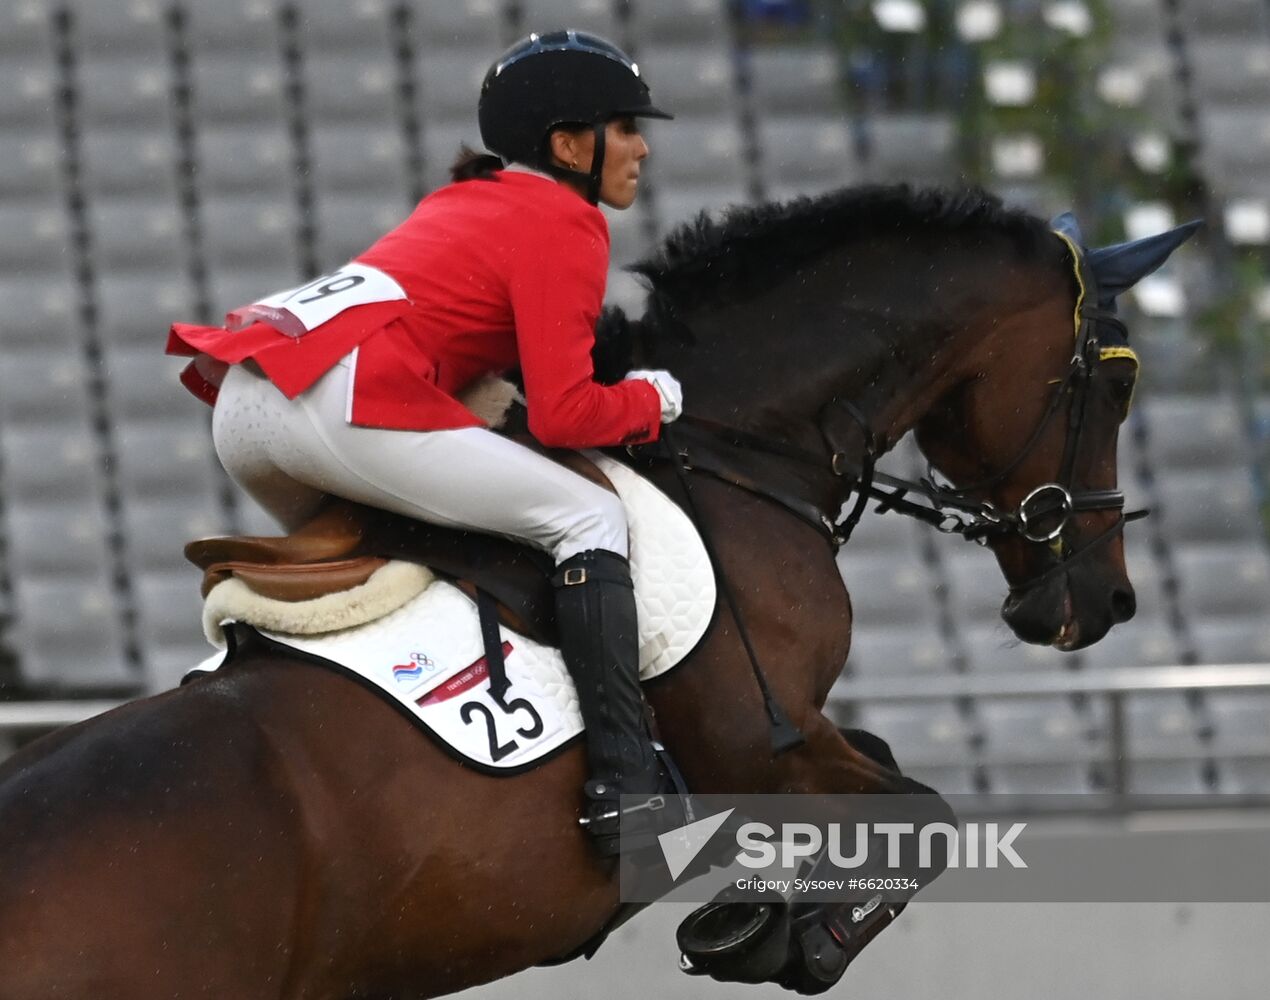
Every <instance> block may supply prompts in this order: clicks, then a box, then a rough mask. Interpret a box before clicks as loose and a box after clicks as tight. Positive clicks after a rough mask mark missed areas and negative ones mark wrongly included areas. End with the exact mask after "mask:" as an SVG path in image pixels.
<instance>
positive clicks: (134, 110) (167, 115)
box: [75, 49, 173, 129]
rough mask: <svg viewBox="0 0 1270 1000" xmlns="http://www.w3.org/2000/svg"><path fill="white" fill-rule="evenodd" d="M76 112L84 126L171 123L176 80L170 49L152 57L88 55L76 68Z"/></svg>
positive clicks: (133, 125) (155, 51) (86, 127)
mask: <svg viewBox="0 0 1270 1000" xmlns="http://www.w3.org/2000/svg"><path fill="white" fill-rule="evenodd" d="M75 90H76V104H75V110H76V116H77V119H78V122H79V125H80V127H81V128H85V129H97V128H105V127H107V126H110V125H126V126H130V127H132V128H140V127H143V126H144V127H148V128H154V129H161V128H164V127H168V128H170V127H171V122H172V108H173V98H172V95H173V81H172V71H171V68H170V63H169V60H168V57H167V53H166V52H163V51H162V50H158V49H156V50H153V51H152V52H151V53H150V57H147V58H142V57H140V55H139V54H136V53H134V54H131V55H126V56H122V55H121V56H113V55H111V56H98V57H92V56H90V57H88V58H85V59H83V60H82V61H80V62H79V63H77V65H76V70H75Z"/></svg>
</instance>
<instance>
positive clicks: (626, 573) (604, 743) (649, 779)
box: [552, 549, 673, 856]
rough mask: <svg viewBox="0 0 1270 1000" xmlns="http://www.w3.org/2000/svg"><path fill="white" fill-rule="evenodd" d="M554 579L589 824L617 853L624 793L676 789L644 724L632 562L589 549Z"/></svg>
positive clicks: (602, 844) (600, 843) (602, 847)
mask: <svg viewBox="0 0 1270 1000" xmlns="http://www.w3.org/2000/svg"><path fill="white" fill-rule="evenodd" d="M552 582H553V583H554V584H555V587H556V620H557V623H558V624H559V627H560V652H561V653H562V654H563V656H564V662H565V665H566V666H567V667H568V668H569V673H570V674H571V675H572V677H573V683H574V685H575V686H576V687H577V691H578V706H579V708H580V709H581V711H582V721H583V722H584V723H585V724H586V743H587V759H588V762H589V764H590V772H591V777H590V780H589V781H588V782H587V783H586V795H587V799H588V805H587V807H586V812H585V814H584V818H583V822H584V824H585V825H586V828H587V831H588V832H589V833H591V834H592V836H594V837H595V838H596V847H597V848H598V849H599V851H600V853H601V854H603V855H606V856H610V855H614V854H616V853H617V852H618V808H619V799H618V797H619V796H621V795H639V794H644V793H648V796H649V799H650V800H651V799H654V797H655V796H657V795H659V794H662V793H668V792H671V791H673V786H672V785H671V783H670V781H669V779H668V777H667V775H666V773H665V771H664V770H663V768H662V764H661V762H660V761H659V760H658V758H657V754H656V753H655V752H654V750H653V748H652V746H651V744H650V742H649V736H648V732H647V729H646V726H645V721H644V696H643V693H642V692H641V691H640V687H639V633H638V631H637V629H636V620H635V591H634V588H633V586H632V584H631V569H630V564H629V563H628V562H627V561H626V559H625V558H623V557H622V556H620V555H618V554H617V553H616V552H609V551H607V550H605V549H589V550H587V551H586V552H579V553H578V554H577V555H575V556H571V557H570V558H568V559H566V560H564V562H562V563H560V565H559V566H558V567H557V572H556V575H555V576H554V577H553V578H552ZM628 808H629V806H628ZM640 812H644V813H646V812H647V810H640ZM640 825H642V824H640ZM628 830H629V828H628Z"/></svg>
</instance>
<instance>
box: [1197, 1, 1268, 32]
mask: <svg viewBox="0 0 1270 1000" xmlns="http://www.w3.org/2000/svg"><path fill="white" fill-rule="evenodd" d="M1268 18H1270V13H1268V12H1267V11H1266V7H1265V4H1264V3H1263V2H1262V0H1222V2H1221V3H1217V4H1209V3H1204V2H1203V0H1179V3H1178V22H1179V25H1180V26H1181V28H1182V29H1183V30H1184V31H1185V32H1186V33H1187V34H1188V35H1190V36H1194V37H1199V38H1204V37H1214V36H1216V37H1220V36H1227V37H1236V38H1238V37H1244V38H1247V37H1253V38H1256V37H1261V38H1264V37H1265V36H1266V32H1267V30H1270V21H1268V20H1267V19H1268Z"/></svg>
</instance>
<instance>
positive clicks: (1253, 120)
mask: <svg viewBox="0 0 1270 1000" xmlns="http://www.w3.org/2000/svg"><path fill="white" fill-rule="evenodd" d="M1199 128H1200V133H1201V134H1202V136H1203V143H1202V145H1201V147H1200V149H1201V154H1202V160H1203V164H1204V167H1205V169H1206V170H1207V171H1208V172H1209V173H1210V174H1211V175H1212V179H1213V180H1215V181H1217V182H1219V184H1225V183H1227V182H1231V181H1234V182H1238V181H1239V180H1240V179H1241V178H1243V177H1244V176H1246V175H1247V174H1248V173H1252V172H1264V170H1265V166H1266V164H1267V163H1270V127H1267V125H1266V117H1265V112H1264V111H1263V110H1262V109H1260V108H1233V107H1209V108H1207V109H1205V112H1204V114H1203V115H1202V116H1200V119H1199Z"/></svg>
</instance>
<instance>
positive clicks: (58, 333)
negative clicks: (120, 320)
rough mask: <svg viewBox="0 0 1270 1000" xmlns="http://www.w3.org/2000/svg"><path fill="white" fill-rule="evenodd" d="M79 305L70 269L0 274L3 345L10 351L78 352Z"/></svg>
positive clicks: (77, 291) (77, 292)
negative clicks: (3, 323)
mask: <svg viewBox="0 0 1270 1000" xmlns="http://www.w3.org/2000/svg"><path fill="white" fill-rule="evenodd" d="M67 263H69V261H68V262H67ZM78 306H79V289H78V288H77V287H76V283H75V278H74V276H73V275H72V274H71V273H70V271H69V269H62V268H57V269H52V270H49V271H45V272H42V273H36V274H5V275H0V316H4V317H6V320H5V328H4V342H5V346H6V347H7V348H8V349H10V350H14V351H26V350H30V349H32V348H36V349H44V350H48V351H57V352H69V351H74V350H77V349H78V347H79V334H80V320H79V311H78Z"/></svg>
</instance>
